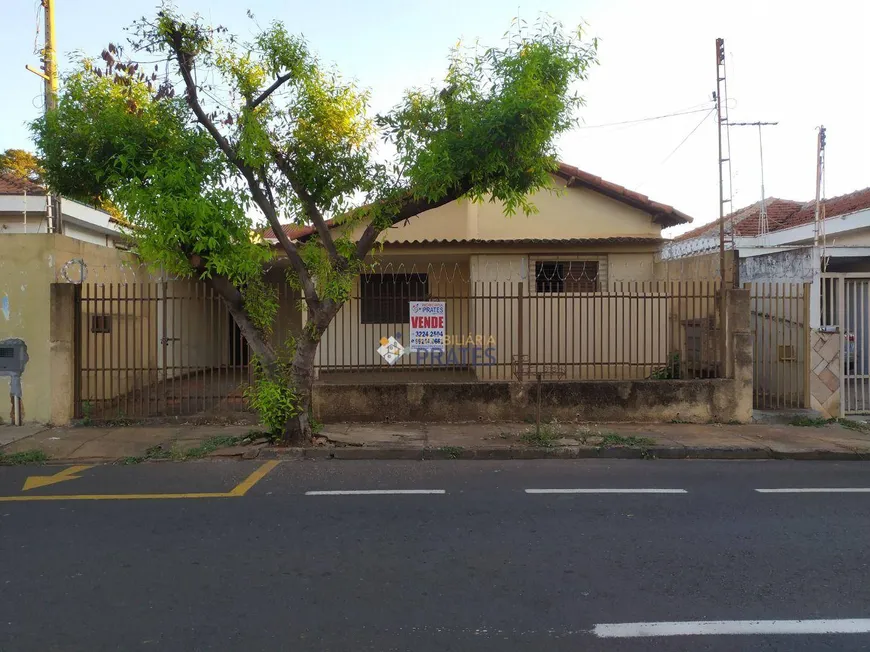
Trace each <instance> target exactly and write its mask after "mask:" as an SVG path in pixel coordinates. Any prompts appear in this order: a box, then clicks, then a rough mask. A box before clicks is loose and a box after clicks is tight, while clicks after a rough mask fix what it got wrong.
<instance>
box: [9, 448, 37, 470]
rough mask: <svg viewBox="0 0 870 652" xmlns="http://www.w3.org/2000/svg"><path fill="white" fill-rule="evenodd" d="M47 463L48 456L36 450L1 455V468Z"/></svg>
mask: <svg viewBox="0 0 870 652" xmlns="http://www.w3.org/2000/svg"><path fill="white" fill-rule="evenodd" d="M47 461H48V455H46V454H45V453H44V452H43V451H41V450H38V449H35V448H34V449H32V450H28V451H20V452H18V453H0V466H23V465H26V464H42V463H44V462H47Z"/></svg>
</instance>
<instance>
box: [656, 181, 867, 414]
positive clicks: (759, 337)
mask: <svg viewBox="0 0 870 652" xmlns="http://www.w3.org/2000/svg"><path fill="white" fill-rule="evenodd" d="M765 207H766V212H767V228H766V229H763V228H762V220H761V205H760V202H759V203H756V204H753V205H752V206H748V207H746V208H743V209H741V210H739V211H736V212H735V213H733V214H732V215H729V216H727V217H726V218H725V219H726V225H728V226H727V228H729V229H730V228H732V226H733V234H732V235H730V237H728V245H727V246H728V248H729V249H730V250H732V251H733V253H734V254H735V255H736V257H737V259H738V279H737V280H738V282H739V283H740V284H749V285H750V286H751V287H752V289H753V293H754V297H755V298H754V308H753V319H754V322H753V323H754V324H755V325H757V327H758V329H759V330H758V332H757V333H756V338H755V340H756V341H755V358H756V360H755V366H756V376H755V385H756V404H757V406H758V407H774V406H781V405H782V404H784V405H794V404H795V401H794V400H793V398H794V397H793V396H790V395H789V394H790V393H792V394H793V393H795V392H796V393H797V394H799V395H800V396H802V397H803V398H802V400H801V401H800V403H801V404H802V405H803V407H812V408H814V409H817V410H819V411H820V412H822V413H823V414H826V415H829V416H841V414H848V413H853V412H861V413H866V412H868V411H870V384H868V379H870V188H864V189H863V190H857V191H855V192H852V193H849V194H847V195H842V196H839V197H833V198H830V199H825V200H824V201H823V202H822V204H821V210H820V218H821V219H820V220H819V223H818V225H817V224H816V220H815V214H816V205H815V201H814V200H813V201H808V202H796V201H791V200H785V199H777V198H770V199H767V200H766V201H765ZM718 233H719V222H718V221H715V222H713V223H711V224H706V225H704V226H701V227H699V228H697V229H694V230H692V231H689V232H687V233H684V234H682V235H680V236H678V237H676V238H675V239H674V240H673V241H671V242H669V243H668V244H666V245H665V246H664V247H663V258H665V259H668V260H672V261H673V260H679V259H683V260H689V259H693V258H694V259H699V258H702V257H705V256H706V257H715V253H714V252H716V251H718V247H719V235H718ZM804 284H806V285H804ZM800 285H804V287H806V288H808V291H806V297H805V300H806V301H807V302H808V306H807V309H806V314H807V316H808V323H806V322H805V319H804V317H803V315H802V314H797V312H803V310H802V309H801V310H799V311H796V310H795V306H796V305H797V303H798V302H797V301H795V300H794V299H795V297H800V300H801V301H803V300H804V292H805V290H803V289H802V288H800V287H799V286H800ZM762 330H763V331H764V332H762ZM841 331H842V332H843V333H844V335H845V336H844V337H843V338H842V339H841V338H840V336H839V333H840V332H841ZM805 342H807V343H809V346H810V348H811V351H810V354H809V356H807V355H805V353H804V351H803V349H804V348H806V345H805ZM798 372H799V375H800V383H794V382H791V380H790V379H792V378H794V377H795V375H797V374H798ZM804 387H805V388H807V390H808V391H807V392H806V393H804V391H803V388H804ZM840 387H843V388H844V391H845V395H843V396H842V397H841V395H840V391H839V390H840ZM784 388H786V389H784ZM780 399H782V400H780ZM841 399H842V400H841Z"/></svg>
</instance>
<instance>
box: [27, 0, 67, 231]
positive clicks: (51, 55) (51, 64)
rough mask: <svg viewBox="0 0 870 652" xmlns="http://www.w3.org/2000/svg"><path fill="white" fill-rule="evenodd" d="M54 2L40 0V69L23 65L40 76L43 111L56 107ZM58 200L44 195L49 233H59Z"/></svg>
mask: <svg viewBox="0 0 870 652" xmlns="http://www.w3.org/2000/svg"><path fill="white" fill-rule="evenodd" d="M54 3H55V0H40V4H41V5H42V9H43V11H44V12H45V45H44V47H43V49H42V70H37V69H35V68H33V67H32V66H29V65H28V66H25V68H27V70H29V71H30V72H32V73H34V74H35V75H38V76H39V77H42V79H43V81H44V82H45V84H44V87H45V88H44V93H45V113H46V114H47V113H48V112H49V111H54V110H55V109H56V108H57V46H56V42H55V38H54ZM59 206H60V202H59V201H58V198H57V197H54V196H53V195H51V194H47V195H46V196H45V221H46V223H47V224H48V232H49V233H60V232H61V224H60V211H59V210H58V208H59Z"/></svg>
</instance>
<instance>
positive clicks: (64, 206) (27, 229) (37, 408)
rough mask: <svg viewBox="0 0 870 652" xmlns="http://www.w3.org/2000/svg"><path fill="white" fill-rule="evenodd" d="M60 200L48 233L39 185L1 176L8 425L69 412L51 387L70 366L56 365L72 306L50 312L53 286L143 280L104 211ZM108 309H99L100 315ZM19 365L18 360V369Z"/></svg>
mask: <svg viewBox="0 0 870 652" xmlns="http://www.w3.org/2000/svg"><path fill="white" fill-rule="evenodd" d="M58 203H59V205H60V217H61V219H60V227H59V230H58V232H55V233H49V232H48V225H47V222H46V195H45V189H44V188H42V187H40V186H38V185H36V184H34V183H31V182H29V181H24V180H21V179H19V178H17V177H14V176H10V175H8V174H0V342H3V345H2V346H0V395H3V394H5V393H6V392H4V391H3V390H4V389H5V385H6V382H7V381H6V379H5V378H4V377H3V376H9V375H11V374H15V375H16V378H10V381H9V389H10V393H11V394H13V401H12V404H13V409H12V410H11V414H10V416H11V419H10V420H11V421H12V422H13V423H15V422H21V421H38V422H48V421H52V420H56V421H58V422H64V420H65V418H66V417H65V415H66V414H67V413H68V412H69V405H70V404H71V396H70V395H69V394H66V395H61V394H60V393H58V392H55V391H53V389H52V388H53V387H54V385H53V382H54V381H55V380H56V379H59V378H69V377H70V372H69V370H66V369H64V368H63V365H60V366H58V363H57V355H56V354H57V352H58V351H60V352H64V351H66V352H67V353H70V354H71V353H72V349H71V346H70V343H69V340H70V339H71V333H72V328H73V322H74V320H73V316H74V315H73V312H72V307H71V306H68V307H69V310H67V311H66V312H63V311H61V312H57V311H55V310H54V303H53V298H54V294H55V290H56V288H55V287H54V284H59V283H62V284H67V285H70V284H78V283H81V282H82V280H84V281H86V282H87V283H91V284H94V283H96V284H100V285H101V287H102V288H103V289H104V291H105V289H106V288H107V286H108V288H111V287H112V284H118V283H122V282H130V281H133V280H137V279H138V280H144V279H145V278H148V276H147V275H146V274H141V275H140V276H138V277H137V275H136V269H137V268H138V261H137V260H135V258H134V257H133V256H132V255H131V254H129V253H127V252H126V251H124V250H123V244H122V242H121V234H120V232H119V231H118V228H117V226H116V225H115V224H114V222H113V221H112V218H111V216H110V215H109V214H108V213H105V212H103V211H100V210H96V209H94V208H91V207H89V206H85V205H84V204H80V203H78V202H75V201H72V200H69V199H63V198H61V199H60V200H59V201H58ZM68 289H69V290H73V289H74V288H72V287H69V288H68ZM70 296H71V295H70ZM109 311H110V309H106V307H105V306H103V312H109ZM111 312H115V313H118V311H117V310H114V311H111ZM120 316H121V315H120V313H119V317H120ZM86 328H87V327H86ZM114 328H115V329H116V330H118V329H119V328H123V326H122V319H116V320H115V324H114ZM58 338H60V339H58ZM13 340H14V341H13ZM25 347H26V352H27V358H26V360H27V361H26V363H24V362H22V360H23V359H24V357H23V351H24V350H25ZM97 356H99V358H97ZM107 357H108V353H106V352H105V351H103V352H100V353H99V354H97V353H96V352H95V354H94V356H92V358H91V359H89V360H87V361H85V362H86V364H87V366H93V363H95V361H96V360H97V359H99V360H102V359H104V358H107ZM19 364H23V365H24V371H23V373H19V372H20V371H21V370H20V369H19V368H18V367H17V366H16V365H19ZM13 367H15V368H14V369H13ZM59 369H64V370H63V371H59ZM16 399H17V400H16ZM0 404H2V403H0ZM0 418H5V416H4V415H2V414H0Z"/></svg>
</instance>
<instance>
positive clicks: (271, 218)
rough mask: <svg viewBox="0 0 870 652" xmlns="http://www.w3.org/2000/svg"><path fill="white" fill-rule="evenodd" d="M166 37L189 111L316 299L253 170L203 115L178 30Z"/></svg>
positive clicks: (306, 290)
mask: <svg viewBox="0 0 870 652" xmlns="http://www.w3.org/2000/svg"><path fill="white" fill-rule="evenodd" d="M169 36H170V39H171V43H170V44H171V46H172V51H173V52H174V54H175V59H176V61H177V62H178V68H179V70H180V72H181V77H182V79H183V80H184V85H185V87H186V88H187V103H188V105H189V106H190V108H191V109H192V110H193V113H194V115H196V119H197V120H198V121H199V123H200V124H201V125H202V126H203V127H204V128H205V130H206V131H207V132H208V133H209V135H210V136H211V137H212V138H213V139H214V141H215V142H216V143H217V145H218V147H220V149H221V151H222V152H223V153H224V154H225V155H226V157H227V158H228V159H229V160H230V162H231V163H232V164H233V165H234V166H235V167H236V169H238V171H239V172H240V173H241V174H242V176H243V177H244V178H245V181H247V183H248V188H249V189H250V191H251V197H252V198H253V200H254V202H255V203H256V204H257V206H259V207H260V210H261V211H263V214H264V215H265V216H266V219H267V220H268V222H269V225H270V226H271V227H272V231H273V232H274V233H275V237H276V238H277V239H278V242H279V243H280V244H281V247H282V248H283V249H284V253H285V254H286V255H287V258H288V259H289V261H290V264H291V265H292V266H293V269H294V271H295V272H296V274H297V275H298V276H299V282H300V284H301V285H302V290H303V292H304V293H305V299H306V301H308V302H318V301H319V297H318V296H317V290H316V289H315V287H314V283H313V281H312V280H311V277H310V276H309V274H308V269H307V268H306V267H305V263H304V262H303V260H302V258H301V256H300V255H299V252H298V251H297V249H296V246H295V245H294V244H293V243H292V242H291V241H290V238H289V237H287V234H286V233H284V229H282V228H281V223H280V222H279V221H278V214H277V212H276V211H275V206H274V204H272V203H271V202H270V201H269V200H268V198H267V197H266V195H265V194H264V193H263V189H262V188H261V187H260V184H259V183H258V182H257V178H256V176H255V175H254V171H253V170H252V169H251V167H250V166H249V165H248V164H246V163H245V162H244V161H243V160H242V159H241V158H240V157H239V155H238V154H237V153H236V150H235V149H234V148H233V146H232V145H231V144H230V142H229V141H228V140H227V139H226V138H224V136H223V134H222V133H221V132H220V130H219V129H218V128H217V127H216V126H215V124H214V122H213V121H212V120H211V119H210V118H209V117H208V114H206V112H205V110H204V109H203V108H202V105H201V104H200V103H199V95H198V93H197V87H196V81H195V80H194V79H193V73H192V64H193V56H192V55H191V54H190V53H188V52H185V51H184V50H183V38H182V34H181V32H180V31H179V30H178V29H174V30H173V31H172V33H171V34H170V35H169Z"/></svg>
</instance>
